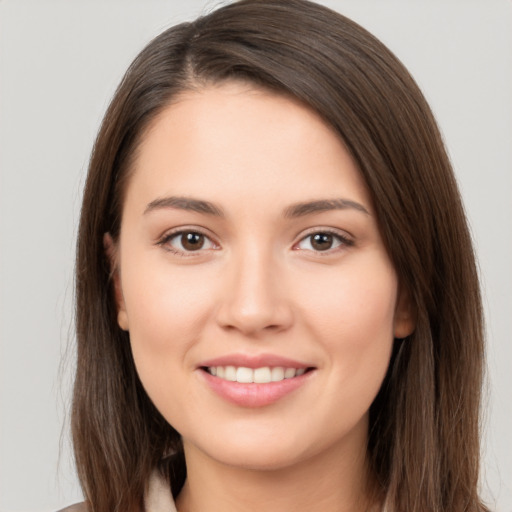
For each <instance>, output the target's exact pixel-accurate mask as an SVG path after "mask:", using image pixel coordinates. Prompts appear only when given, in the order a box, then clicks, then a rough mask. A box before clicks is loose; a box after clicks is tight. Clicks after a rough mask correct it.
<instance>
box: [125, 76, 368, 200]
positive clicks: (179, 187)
mask: <svg viewBox="0 0 512 512" xmlns="http://www.w3.org/2000/svg"><path fill="white" fill-rule="evenodd" d="M130 182H131V183H130V184H129V185H128V191H127V192H128V196H130V194H131V195H133V193H134V192H137V195H138V196H141V195H145V196H146V199H147V200H150V199H154V198H155V197H156V196H162V195H176V194H182V195H188V194H193V195H198V194H199V195H208V196H216V197H214V198H213V199H216V200H223V201H224V200H229V198H231V199H232V200H234V199H235V198H240V197H246V198H247V199H250V198H253V197H254V196H255V195H259V196H265V197H266V199H269V198H270V197H273V199H274V201H277V202H282V200H283V199H285V198H286V199H289V200H290V201H301V200H304V199H305V196H311V197H316V196H325V195H326V193H327V194H329V193H330V192H332V193H333V194H334V192H335V191H336V192H337V195H340V194H341V195H342V196H345V195H346V194H347V193H350V194H352V195H355V196H357V197H358V199H359V200H364V201H366V202H367V203H369V200H368V193H367V190H366V186H365V184H364V181H363V179H362V177H361V175H360V173H359V170H358V169H357V166H356V165H355V163H354V161H353V159H352V157H351V156H350V154H349V153H348V151H347V150H346V148H345V146H344V144H343V141H342V140H341V138H340V137H339V136H337V135H336V134H335V133H334V130H333V129H332V128H331V127H330V126H329V125H328V124H327V123H325V122H324V121H323V119H322V118H321V117H320V116H319V115H318V114H317V113H315V112H314V111H313V110H312V109H310V108H309V107H307V106H305V105H303V104H302V103H300V102H299V101H297V100H295V99H293V98H290V97H288V96H286V95H283V94H277V93H275V92H271V91H268V90H264V89H261V88H258V87H255V86H253V85H251V84H246V83H238V82H229V83H224V84H221V85H214V86H213V85H212V86H207V87H204V88H201V89H197V90H192V91H186V92H184V93H182V94H181V95H179V96H178V97H177V98H175V100H174V101H173V102H172V103H171V104H170V105H168V106H167V107H166V108H164V109H163V110H162V112H160V113H159V115H158V116H157V117H156V118H155V119H154V120H153V122H152V123H151V125H150V126H149V128H148V130H147V131H146V133H145V134H144V136H143V138H142V141H141V144H140V146H139V149H138V152H137V155H136V158H135V161H134V165H133V175H132V177H131V179H130ZM151 196H153V197H151Z"/></svg>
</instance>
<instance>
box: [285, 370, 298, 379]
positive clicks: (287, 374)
mask: <svg viewBox="0 0 512 512" xmlns="http://www.w3.org/2000/svg"><path fill="white" fill-rule="evenodd" d="M295 372H296V370H295V368H286V370H285V371H284V378H285V379H291V378H292V377H295Z"/></svg>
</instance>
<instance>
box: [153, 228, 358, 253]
mask: <svg viewBox="0 0 512 512" xmlns="http://www.w3.org/2000/svg"><path fill="white" fill-rule="evenodd" d="M185 234H193V235H200V236H203V237H204V238H205V240H208V242H209V243H210V244H211V245H213V246H214V247H213V250H216V249H217V248H218V245H217V244H216V243H215V242H214V241H213V240H212V239H211V237H210V236H208V235H207V234H206V233H204V232H203V231H201V230H199V229H183V228H180V229H179V230H177V231H172V232H170V233H167V234H165V235H164V236H163V237H162V238H161V239H160V240H158V242H157V245H160V246H162V247H164V249H166V250H167V251H169V252H172V253H174V254H176V255H178V256H182V257H185V258H186V257H193V256H196V254H195V253H201V252H204V250H212V247H209V248H207V249H203V248H202V247H200V248H199V249H198V250H196V251H187V250H180V249H176V248H175V247H172V246H171V245H170V242H171V241H172V240H173V239H175V238H177V237H180V236H183V235H185ZM314 235H330V236H332V237H333V238H334V239H336V240H337V241H338V242H339V244H338V245H337V246H336V247H334V248H329V249H326V250H324V251H320V250H317V251H315V250H314V249H304V250H307V251H311V252H313V253H315V255H319V256H328V255H331V254H333V253H335V252H337V251H339V250H341V249H340V247H341V248H346V247H351V246H353V245H354V241H353V240H352V239H351V238H349V237H347V236H346V235H342V234H341V233H339V232H338V231H334V230H332V229H321V228H320V229H319V228H316V229H315V230H314V231H310V232H309V233H307V234H306V235H304V236H303V237H302V238H301V239H300V240H299V241H298V242H297V243H295V244H294V245H293V250H300V249H297V247H298V246H299V244H301V243H303V242H304V241H305V240H307V239H308V238H309V239H310V238H311V237H313V236H314ZM310 244H311V242H310Z"/></svg>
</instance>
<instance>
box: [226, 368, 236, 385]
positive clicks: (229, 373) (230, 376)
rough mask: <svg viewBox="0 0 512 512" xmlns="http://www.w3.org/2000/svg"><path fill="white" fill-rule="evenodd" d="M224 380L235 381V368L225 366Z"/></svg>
mask: <svg viewBox="0 0 512 512" xmlns="http://www.w3.org/2000/svg"><path fill="white" fill-rule="evenodd" d="M224 378H225V379H226V380H230V381H232V382H235V381H236V368H235V367H234V366H226V373H225V374H224Z"/></svg>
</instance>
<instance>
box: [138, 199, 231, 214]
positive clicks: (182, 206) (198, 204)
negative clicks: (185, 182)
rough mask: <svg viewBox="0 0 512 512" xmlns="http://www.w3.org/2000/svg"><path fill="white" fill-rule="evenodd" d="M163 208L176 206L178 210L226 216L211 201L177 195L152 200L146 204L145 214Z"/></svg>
mask: <svg viewBox="0 0 512 512" xmlns="http://www.w3.org/2000/svg"><path fill="white" fill-rule="evenodd" d="M161 208H176V209H178V210H188V211H191V212H197V213H206V214H208V215H215V216H216V217H224V213H223V212H222V210H221V209H220V208H218V207H217V206H215V205H214V204H213V203H210V202H209V201H203V200H201V199H192V198H189V197H176V196H171V197H163V198H159V199H155V200H154V201H151V203H149V204H148V205H147V206H146V209H145V210H144V214H146V213H149V212H151V211H154V210H158V209H161Z"/></svg>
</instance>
